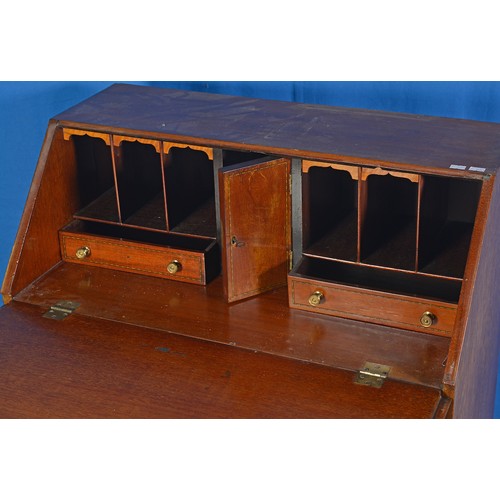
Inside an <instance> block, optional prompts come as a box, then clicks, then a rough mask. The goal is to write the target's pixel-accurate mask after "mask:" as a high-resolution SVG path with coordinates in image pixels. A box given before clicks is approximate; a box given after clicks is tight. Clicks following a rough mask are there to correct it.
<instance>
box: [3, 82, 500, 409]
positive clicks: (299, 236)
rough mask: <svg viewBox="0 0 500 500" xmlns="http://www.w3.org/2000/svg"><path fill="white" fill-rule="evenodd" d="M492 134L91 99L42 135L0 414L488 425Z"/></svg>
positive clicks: (198, 98) (162, 93) (393, 116)
mask: <svg viewBox="0 0 500 500" xmlns="http://www.w3.org/2000/svg"><path fill="white" fill-rule="evenodd" d="M499 165H500V125H499V124H493V123H483V122H473V121H466V120H456V119H445V118H436V117H428V116H417V115H403V114H397V113H386V112H378V111H366V110H356V109H346V108H334V107H328V106H314V105H306V104H298V103H288V102H280V101H267V100H259V99H250V98H242V97H233V96H225V95H215V94H205V93H197V92H186V91H180V90H169V89H158V88H152V87H140V86H134V85H123V84H120V85H113V86H111V87H110V88H108V89H106V90H105V91H103V92H101V93H99V94H97V95H95V96H93V97H91V98H90V99H88V100H86V101H84V102H82V103H81V104H78V105H77V106H75V107H73V108H71V109H69V110H68V111H66V112H64V113H62V114H60V115H58V116H56V117H55V118H53V119H52V120H50V122H49V126H48V129H47V133H46V137H45V141H44V144H43V147H42V151H41V153H40V159H39V162H38V165H37V168H36V171H35V176H34V179H33V183H32V186H31V190H30V193H29V196H28V200H27V203H26V207H25V211H24V215H23V217H22V220H21V224H20V227H19V231H18V235H17V238H16V241H15V244H14V248H13V250H12V256H11V259H10V262H9V266H8V268H7V272H6V276H5V279H4V283H3V288H2V293H3V297H4V301H5V302H6V304H7V305H6V306H5V307H4V308H2V309H1V310H0V331H1V335H0V344H1V347H0V360H1V363H0V373H1V375H2V380H3V384H2V386H1V387H0V417H4V418H6V417H21V418H39V417H41V418H445V417H446V418H450V417H454V418H477V417H483V418H484V417H491V416H492V414H493V405H494V399H495V385H496V374H497V360H498V351H499V343H498V338H499V335H500V308H499V307H498V296H499V295H498V292H499V288H500V286H499V284H498V283H499V282H500V273H499V268H500V266H499V265H498V262H497V259H496V248H497V247H498V244H499V242H500V224H499V223H498V217H500V187H499V182H497V181H496V175H497V169H498V167H499Z"/></svg>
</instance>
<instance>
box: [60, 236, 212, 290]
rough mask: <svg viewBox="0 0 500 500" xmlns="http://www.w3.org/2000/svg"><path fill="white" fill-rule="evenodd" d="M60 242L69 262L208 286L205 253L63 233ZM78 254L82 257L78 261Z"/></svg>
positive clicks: (64, 256) (64, 257)
mask: <svg viewBox="0 0 500 500" xmlns="http://www.w3.org/2000/svg"><path fill="white" fill-rule="evenodd" d="M60 241H61V254H62V258H63V260H65V261H68V262H75V263H79V264H86V265H91V266H99V267H106V268H110V269H119V270H122V271H127V272H132V273H136V274H145V275H149V276H156V277H159V278H168V279H174V280H179V281H186V282H189V283H193V282H194V283H200V284H205V259H204V254H203V253H202V252H194V251H186V250H177V249H172V248H161V247H160V246H153V245H147V244H141V243H135V242H130V241H125V240H115V239H111V238H103V237H98V236H93V235H85V234H82V235H75V234H68V233H64V232H61V233H60ZM86 248H87V249H88V252H86V251H85V250H84V249H86ZM79 251H80V254H82V255H80V257H77V252H79ZM83 254H86V255H83Z"/></svg>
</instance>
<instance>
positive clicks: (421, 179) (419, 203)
mask: <svg viewBox="0 0 500 500" xmlns="http://www.w3.org/2000/svg"><path fill="white" fill-rule="evenodd" d="M423 189H424V176H423V175H420V176H419V179H418V196H417V237H416V248H415V271H418V269H419V247H420V211H421V206H422V192H423Z"/></svg>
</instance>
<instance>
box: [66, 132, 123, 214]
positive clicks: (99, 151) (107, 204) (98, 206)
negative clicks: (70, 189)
mask: <svg viewBox="0 0 500 500" xmlns="http://www.w3.org/2000/svg"><path fill="white" fill-rule="evenodd" d="M71 141H72V143H73V145H74V148H75V156H76V162H77V172H78V173H77V182H78V192H79V193H78V194H79V197H80V206H81V207H83V208H81V209H80V210H79V211H78V213H77V214H75V217H81V218H88V219H99V220H106V221H109V222H119V215H118V204H117V199H116V190H115V184H114V175H113V161H112V158H111V147H110V146H108V145H107V144H106V143H105V142H104V140H103V139H99V138H97V137H90V136H88V135H73V136H72V137H71Z"/></svg>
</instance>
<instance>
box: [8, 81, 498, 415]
mask: <svg viewBox="0 0 500 500" xmlns="http://www.w3.org/2000/svg"><path fill="white" fill-rule="evenodd" d="M111 83H115V82H0V279H3V276H4V274H5V269H6V266H7V261H8V258H9V254H10V250H11V248H12V245H13V243H14V238H15V234H16V231H17V227H18V224H19V220H20V218H21V214H22V210H23V207H24V203H25V201H26V196H27V194H28V190H29V186H30V183H31V178H32V176H33V172H34V169H35V166H36V162H37V158H38V154H39V152H40V148H41V145H42V141H43V137H44V134H45V130H46V127H47V122H48V120H49V118H51V117H52V116H54V115H56V114H57V113H59V112H61V111H63V110H65V109H67V108H68V107H70V106H72V105H74V104H76V103H78V102H79V101H81V100H82V99H85V98H87V97H89V96H91V95H92V94H94V93H96V92H98V91H100V90H102V89H104V88H106V87H107V86H109V85H110V84H111ZM130 83H138V84H143V85H152V86H158V87H175V88H182V89H186V90H197V91H203V92H215V93H226V94H233V95H243V96H247V97H262V98H268V99H280V100H286V101H297V102H306V103H314V104H329V105H334V106H347V107H356V108H366V109H382V110H388V111H400V112H407V113H418V114H426V115H435V116H446V117H453V118H468V119H473V120H483V121H494V122H500V82H200V81H198V82H130ZM499 374H500V372H499ZM495 417H496V418H499V417H500V384H497V403H496V408H495Z"/></svg>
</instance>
